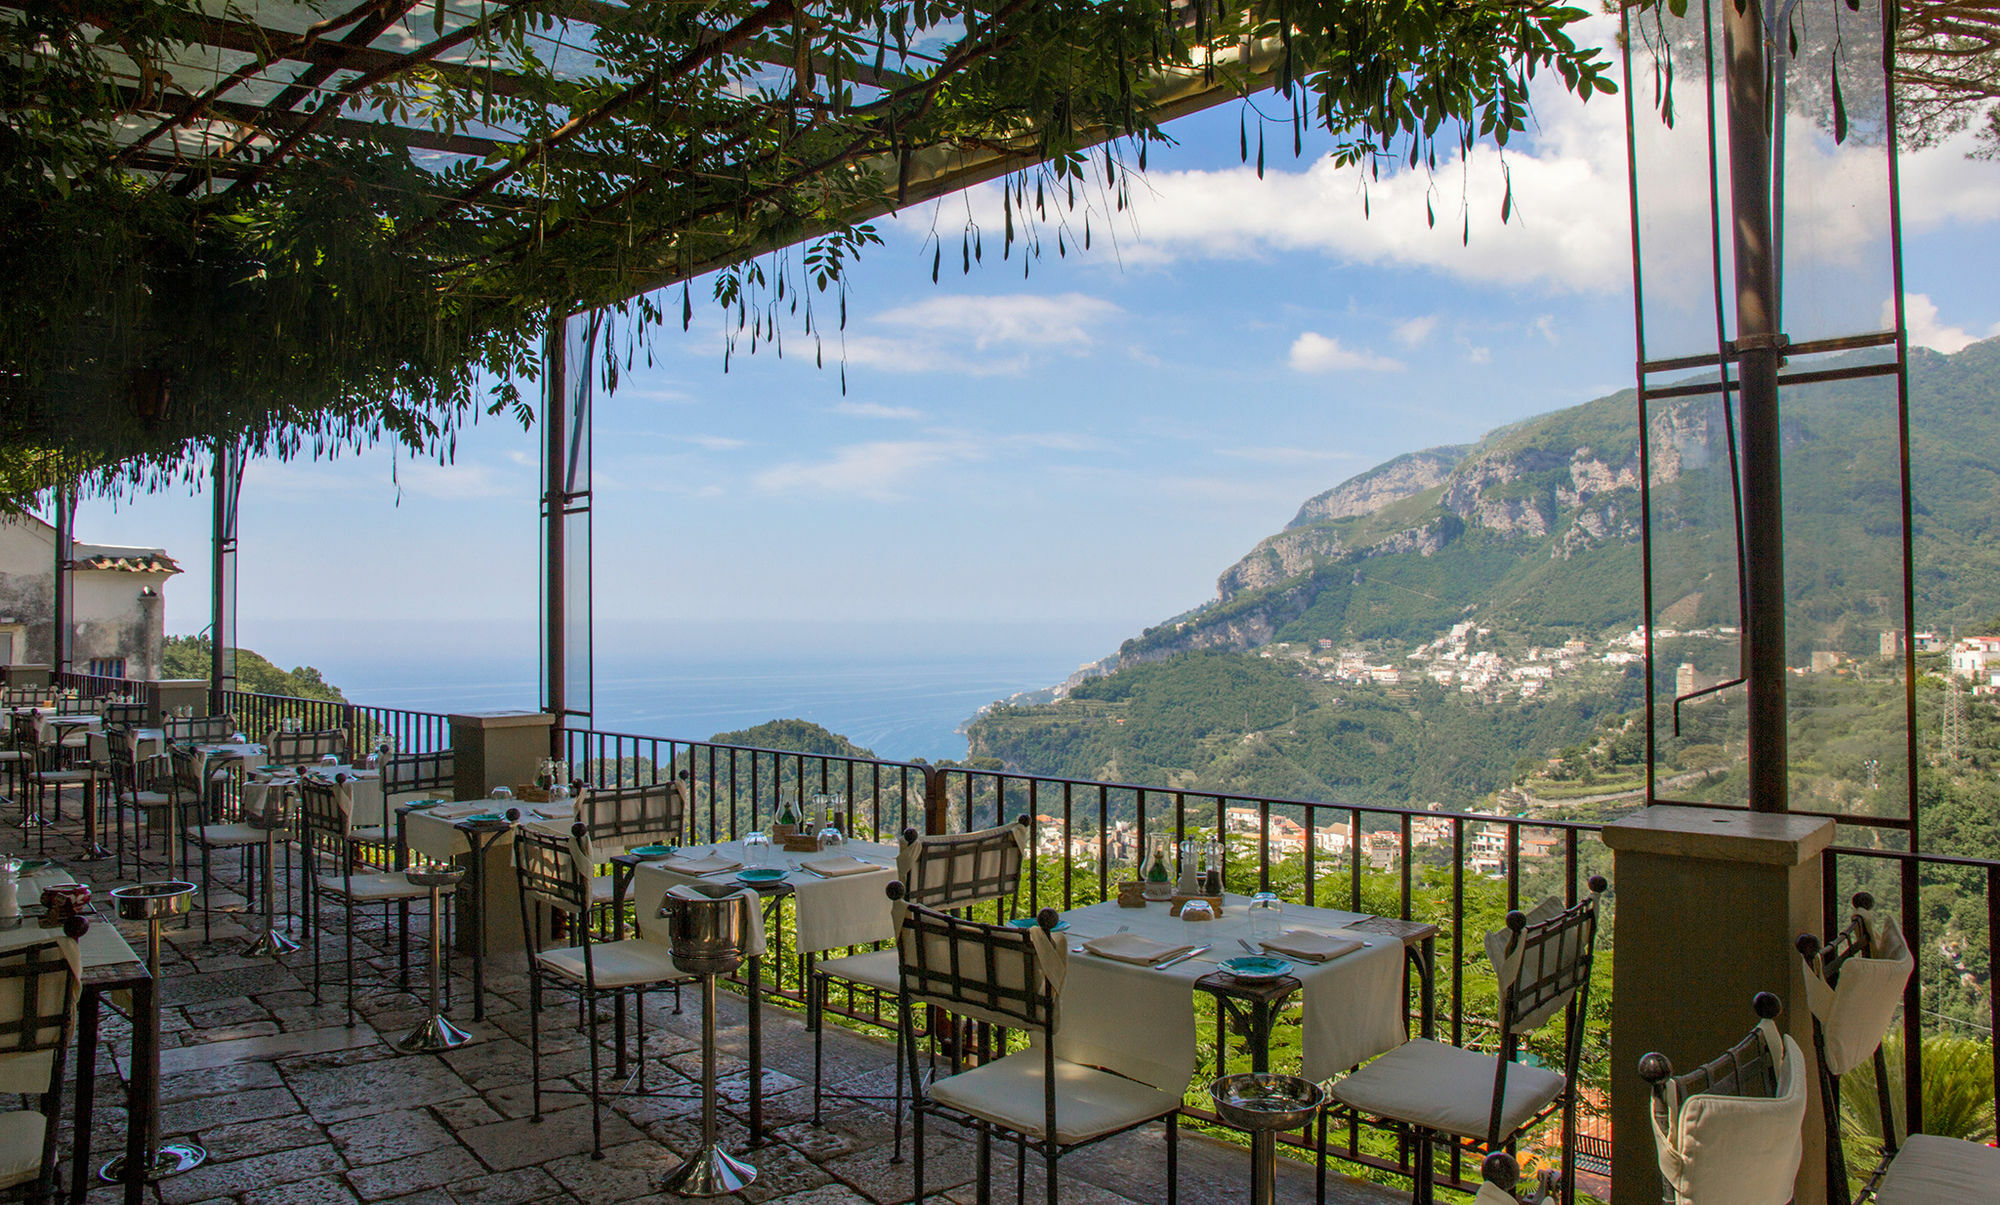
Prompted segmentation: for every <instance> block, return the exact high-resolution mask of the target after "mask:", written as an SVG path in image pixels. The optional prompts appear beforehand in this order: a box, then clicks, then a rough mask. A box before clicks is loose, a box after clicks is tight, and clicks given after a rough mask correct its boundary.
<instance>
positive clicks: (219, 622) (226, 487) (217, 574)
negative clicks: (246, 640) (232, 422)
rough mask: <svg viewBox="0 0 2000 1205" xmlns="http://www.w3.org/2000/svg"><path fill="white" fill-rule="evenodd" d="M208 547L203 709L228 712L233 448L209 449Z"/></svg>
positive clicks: (232, 672)
mask: <svg viewBox="0 0 2000 1205" xmlns="http://www.w3.org/2000/svg"><path fill="white" fill-rule="evenodd" d="M210 493H211V494H212V495H213V499H214V533H215V534H214V543H213V546H212V549H211V553H212V559H211V562H210V567H209V612H208V618H209V622H208V708H209V712H210V714H212V715H221V714H223V713H224V712H225V711H227V710H228V706H227V703H226V700H225V699H224V692H226V691H233V690H235V689H236V515H237V502H238V500H239V499H240V498H241V496H242V493H243V454H242V452H241V450H240V449H239V448H238V447H237V445H236V444H234V443H218V444H216V446H215V468H214V472H213V475H212V478H211V481H210Z"/></svg>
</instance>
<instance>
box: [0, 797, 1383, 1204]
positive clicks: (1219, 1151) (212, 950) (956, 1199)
mask: <svg viewBox="0 0 2000 1205" xmlns="http://www.w3.org/2000/svg"><path fill="white" fill-rule="evenodd" d="M0 806H4V804H0ZM62 836H63V834H61V833H57V834H52V837H56V838H58V839H60V838H61V837H62ZM0 843H4V842H0ZM57 843H59V842H58V841H52V845H51V848H52V851H53V849H54V848H55V845H56V844H57ZM83 877H86V878H88V879H89V880H91V881H92V882H93V884H94V885H96V886H98V888H99V889H100V891H102V890H104V889H107V888H108V887H110V886H111V885H112V881H111V876H110V870H109V868H108V867H106V866H97V867H92V868H90V873H88V874H87V875H85V876H83ZM211 920H212V927H213V931H214V935H215V936H214V940H213V941H210V942H207V943H204V942H203V941H202V939H201V919H200V917H199V916H196V917H195V918H194V923H193V924H192V925H190V926H189V927H187V928H169V929H168V931H167V933H166V935H165V937H166V945H165V948H164V950H163V959H164V962H165V966H166V975H165V978H166V985H165V988H164V990H163V997H164V1007H163V1009H162V1015H161V1026H162V1031H163V1035H164V1037H163V1046H164V1047H165V1049H163V1051H162V1056H161V1068H162V1078H161V1094H160V1095H161V1102H162V1105H161V1125H162V1131H163V1133H164V1134H165V1135H166V1136H168V1137H186V1138H188V1139H190V1140H192V1141H196V1142H199V1143H202V1144H203V1145H205V1146H206V1147H207V1148H208V1150H209V1152H210V1159H209V1161H208V1162H207V1163H206V1164H205V1165H203V1166H202V1167H200V1168H198V1169H196V1170H195V1171H193V1172H190V1173H187V1174H186V1175H183V1176H179V1177H176V1178H173V1179H171V1180H167V1181H164V1182H162V1183H160V1184H159V1185H156V1186H155V1187H154V1188H153V1189H152V1190H151V1192H150V1194H149V1202H150V1205H378V1203H393V1205H543V1203H546V1205H558V1203H560V1205H581V1203H583V1202H590V1203H591V1205H597V1203H599V1202H607V1203H608V1202H622V1201H668V1200H672V1199H673V1198H666V1197H663V1196H662V1195H661V1194H660V1193H659V1189H658V1186H659V1184H660V1181H661V1180H662V1179H663V1178H664V1177H665V1175H666V1174H667V1173H668V1172H669V1171H671V1170H672V1169H673V1167H674V1166H675V1165H676V1164H677V1163H678V1162H679V1161H680V1159H681V1158H682V1156H683V1155H684V1154H685V1153H687V1152H689V1151H692V1150H694V1149H696V1148H698V1146H699V1144H700V1131H701V1122H700V1100H699V1076H700V1070H701V1059H700V1053H699V1040H700V1029H701V1017H700V1007H701V1006H700V1002H699V996H698V995H697V994H695V993H688V994H687V997H686V999H684V1000H683V1001H682V1008H681V1011H680V1013H679V1014H676V1013H675V1012H674V1010H673V1001H672V999H671V997H669V996H667V995H666V994H665V993H660V994H657V995H658V997H659V998H656V999H650V1000H648V1002H647V1004H646V1008H645V1030H646V1049H645V1062H644V1082H645V1085H646V1087H647V1089H648V1091H647V1092H646V1093H645V1094H638V1093H625V1094H622V1095H619V1094H616V1093H618V1092H619V1090H620V1089H621V1087H623V1086H624V1084H621V1083H620V1082H618V1081H617V1079H616V1076H615V1072H614V1070H613V1057H612V1056H613V1052H612V1050H611V1043H612V1040H613V1039H612V1033H613V1031H612V1027H611V1025H610V1016H611V1014H610V1011H609V1007H608V1006H606V1008H605V1011H604V1012H603V1013H602V1014H601V1019H600V1026H599V1036H600V1040H601V1045H600V1054H601V1073H602V1080H603V1084H604V1087H605V1089H606V1091H607V1093H612V1094H613V1095H610V1096H608V1097H607V1099H606V1100H605V1102H604V1105H603V1108H602V1111H601V1127H602V1135H603V1145H604V1157H603V1158H602V1159H593V1158H592V1157H591V1153H590V1151H591V1124H590V1121H591V1109H590V1098H589V1096H588V1095H587V1092H588V1090H589V1088H590V1082H591V1079H590V1047H589V1039H588V1035H587V1033H586V1032H584V1031H583V1030H582V1029H581V1027H579V1025H578V1012H577V1009H576V1006H575V1004H574V1002H573V1001H571V1000H566V999H563V998H560V997H557V998H555V999H551V1000H549V1001H548V1004H549V1007H548V1008H547V1009H545V1010H544V1012H543V1014H542V1019H541V1024H540V1026H539V1030H540V1037H541V1046H542V1053H543V1059H542V1074H543V1093H542V1119H541V1120H540V1121H535V1120H532V1119H531V1117H530V1115H531V1113H532V1111H533V1104H532V1092H531V1085H530V1062H529V1044H528V1042H527V1040H526V1039H527V1037H528V1035H529V1032H530V1028H529V1016H528V1010H527V1000H528V992H527V989H526V976H525V960H524V959H523V958H522V956H520V955H518V954H510V955H502V956H498V957H495V958H494V959H492V960H490V962H489V965H488V967H487V983H488V995H487V1015H486V1019H485V1021H484V1022H482V1023H478V1024H474V1023H472V1022H470V1020H469V1019H468V1018H469V1014H470V1011H471V1009H470V1003H471V995H470V992H471V984H470V978H469V976H470V971H471V964H470V962H469V961H468V960H467V959H464V958H458V959H455V960H454V964H453V968H452V970H453V977H452V982H451V985H450V994H451V997H452V1000H453V1002H454V1005H455V1007H454V1008H453V1010H452V1011H453V1012H454V1013H455V1014H456V1017H457V1019H458V1021H459V1023H460V1024H461V1025H462V1026H464V1027H465V1028H467V1029H469V1030H470V1031H471V1032H472V1033H473V1035H474V1039H475V1040H474V1041H473V1043H472V1044H470V1045H468V1046H465V1047H463V1048H461V1049H459V1050H457V1051H453V1052H449V1053H446V1054H443V1055H403V1054H401V1053H399V1052H398V1051H396V1050H395V1049H394V1048H393V1047H392V1046H391V1044H390V1043H391V1042H392V1041H393V1040H394V1039H395V1038H396V1037H397V1036H399V1035H400V1034H401V1033H403V1032H404V1031H405V1030H407V1029H408V1028H409V1027H410V1026H411V1025H412V1024H413V1023H414V1022H415V1020H416V1019H417V1018H418V1017H419V1016H421V1012H422V1010H421V1008H420V1006H419V1001H418V1000H417V998H416V997H414V996H413V995H411V994H410V993H408V992H404V991H400V990H398V988H397V986H396V980H397V977H398V959H397V958H396V956H395V954H396V952H395V950H394V949H393V948H387V947H385V946H384V945H383V942H384V940H385V937H384V934H383V932H382V930H381V929H380V927H379V925H378V924H375V923H372V922H371V924H370V925H369V927H368V928H367V929H366V930H365V931H364V932H363V933H362V934H361V935H360V936H358V937H357V940H356V948H355V959H356V967H357V982H356V992H355V997H356V998H355V1013H356V1016H355V1023H354V1024H353V1025H352V1026H350V1025H348V1024H347V1009H346V992H345V987H344V985H343V984H341V983H340V982H339V981H338V980H339V977H340V975H341V973H342V972H341V966H342V950H341V943H340V941H339V940H338V939H335V938H331V937H330V938H329V940H328V941H327V943H326V946H325V949H324V950H323V952H322V954H323V958H324V965H323V967H322V971H323V982H322V985H321V992H320V997H319V999H318V1000H317V1001H315V999H314V993H313V990H312V979H313V974H312V953H311V948H310V945H309V944H308V947H307V948H306V949H305V950H301V951H300V952H298V953H295V954H291V955H288V956H286V957H285V958H284V959H282V960H280V961H278V962H275V963H273V962H270V961H260V960H255V959H249V958H246V957H244V956H243V954H242V950H243V948H244V945H245V943H246V942H247V940H248V939H249V937H251V936H252V935H254V934H255V933H256V932H257V931H259V929H260V928H261V921H260V919H259V918H258V917H256V916H254V915H247V914H244V913H242V912H241V911H229V912H219V913H218V914H217V915H216V916H214V917H213V918H211ZM415 923H417V924H418V925H419V926H420V925H421V917H419V918H418V919H417V921H416V922H415ZM121 928H122V929H124V930H125V931H126V932H127V934H128V936H131V937H133V938H135V939H138V940H139V941H140V942H141V943H142V942H143V929H142V927H139V926H130V925H121ZM292 932H293V933H294V935H295V936H296V935H298V932H299V930H298V926H296V925H294V926H292ZM419 933H421V929H420V928H419ZM420 941H421V939H420V938H419V942H418V943H416V944H415V945H414V948H413V963H412V965H413V966H414V967H415V968H416V970H415V972H414V982H413V983H412V987H414V988H417V989H419V990H421V988H422V985H423V972H422V969H421V963H420V960H419V959H418V956H417V952H418V951H421V949H422V946H421V944H420ZM140 948H142V945H141V947H140ZM717 1013H718V1015H717V1032H718V1045H719V1048H720V1058H719V1060H718V1063H719V1072H720V1076H721V1078H720V1083H719V1090H718V1093H717V1097H718V1119H719V1123H720V1124H719V1128H720V1132H721V1137H722V1140H723V1141H724V1143H725V1144H726V1145H727V1146H728V1147H729V1148H730V1149H731V1150H732V1151H734V1152H736V1153H738V1154H740V1155H742V1156H744V1157H745V1158H747V1159H748V1161H749V1162H751V1163H753V1164H755V1165H756V1166H757V1167H758V1168H759V1169H760V1175H759V1178H758V1180H757V1182H756V1183H755V1184H754V1185H752V1187H751V1188H750V1190H749V1191H748V1192H746V1193H745V1194H743V1195H742V1197H740V1198H737V1199H740V1200H745V1201H749V1202H752V1203H753V1205H894V1203H897V1202H902V1201H905V1200H907V1199H908V1197H909V1193H910V1184H911V1174H912V1171H913V1166H912V1163H911V1161H910V1159H909V1157H908V1155H909V1147H910V1137H909V1135H908V1133H907V1126H906V1133H905V1136H904V1152H905V1157H904V1159H903V1160H902V1161H900V1162H895V1161H892V1159H891V1151H892V1143H893V1140H894V1126H893V1122H892V1118H891V1115H890V1114H889V1112H888V1108H889V1105H888V1102H887V1101H886V1100H881V1101H869V1100H863V1101H856V1100H852V1099H848V1098H846V1097H845V1096H843V1095H839V1094H837V1093H839V1092H845V1093H853V1094H862V1095H876V1096H886V1095H887V1093H888V1091H889V1089H890V1088H891V1086H892V1084H893V1078H892V1077H893V1071H892V1069H891V1068H892V1064H893V1057H892V1053H893V1052H892V1047H891V1046H890V1044H889V1043H888V1041H886V1040H884V1039H883V1038H882V1037H880V1036H864V1035H862V1034H860V1033H857V1032H854V1031H850V1030H846V1029H842V1028H839V1027H838V1026H829V1027H828V1029H827V1032H826V1034H825V1036H824V1061H825V1069H826V1084H827V1087H828V1089H829V1095H828V1097H827V1100H826V1104H825V1124H824V1125H823V1126H816V1125H814V1124H813V1123H812V1121H811V1117H812V1112H813V1109H812V1068H813V1039H812V1035H811V1034H809V1033H807V1032H806V1031H805V1029H804V1027H803V1025H802V1024H801V1019H800V1015H799V1014H798V1013H797V1012H794V1011H792V1010H790V1009H787V1008H779V1007H772V1008H769V1009H767V1011H766V1013H765V1051H766V1068H765V1080H764V1087H765V1100H764V1109H765V1121H766V1125H767V1127H768V1128H769V1131H770V1134H771V1137H770V1139H769V1140H768V1142H767V1143H766V1144H765V1145H764V1146H762V1147H761V1148H759V1149H756V1150H746V1147H747V1144H748V1139H749V1134H748V1130H747V1128H746V1121H747V1117H746V1114H747V1087H748V1082H747V1081H748V1072H747V1068H746V1066H745V1063H744V1053H745V1050H746V1048H747V1047H746V1038H747V1032H748V1031H747V1029H746V1027H745V1019H746V1018H745V1010H744V1002H743V1001H742V1000H741V999H740V998H739V997H736V996H734V995H729V994H724V995H723V997H722V998H721V1000H720V1001H719V1002H718V1009H717ZM102 1028H103V1034H102V1038H103V1040H104V1042H105V1044H106V1046H107V1047H108V1051H107V1052H106V1053H107V1054H108V1055H109V1056H110V1057H108V1058H107V1057H103V1056H100V1060H99V1064H98V1066H99V1068H100V1072H101V1074H100V1077H99V1079H98V1083H97V1100H98V1106H97V1110H96V1117H95V1118H94V1126H93V1139H92V1140H93V1144H94V1149H96V1150H98V1151H100V1152H107V1151H115V1150H116V1149H118V1147H119V1145H120V1144H122V1142H123V1126H124V1112H123V1104H124V1086H123V1083H122V1082H121V1080H122V1077H123V1076H124V1075H125V1074H126V1073H127V1071H128V1070H129V1068H128V1066H127V1064H126V1062H125V1061H124V1057H125V1055H126V1054H127V1052H128V1047H129V1041H130V1027H129V1025H127V1024H126V1023H125V1021H124V1019H123V1018H121V1017H118V1016H117V1015H116V1014H115V1013H113V1012H110V1011H108V1010H107V1012H106V1015H105V1017H104V1024H103V1027H102ZM635 1037H636V1031H628V1051H633V1052H635V1053H636V1047H635V1044H634V1041H633V1039H634V1038H635ZM636 1070H637V1064H636V1060H634V1061H633V1062H632V1064H631V1065H629V1066H628V1074H629V1073H631V1072H634V1071H636ZM633 1082H634V1081H633V1080H629V1079H628V1081H626V1083H633ZM68 1128H69V1119H66V1120H65V1126H64V1133H63V1137H62V1142H63V1149H64V1151H65V1152H67V1149H68V1141H69V1138H68ZM926 1151H927V1157H926V1159H925V1180H926V1188H927V1189H928V1190H929V1193H930V1194H931V1199H932V1200H934V1201H939V1202H950V1203H953V1205H966V1203H969V1202H972V1201H973V1200H975V1187H976V1186H975V1185H974V1184H973V1177H974V1171H975V1163H974V1156H975V1148H974V1144H973V1143H972V1142H971V1141H969V1140H968V1138H967V1137H966V1136H965V1135H964V1133H963V1132H962V1131H959V1130H958V1129H957V1128H956V1127H952V1126H949V1125H938V1124H933V1125H932V1126H931V1127H930V1133H929V1135H928V1139H927V1144H926ZM1180 1156H1181V1163H1180V1168H1181V1171H1180V1192H1181V1200H1183V1201H1186V1202H1189V1203H1190V1205H1195V1203H1200V1205H1210V1203H1213V1205H1230V1203H1233V1202H1237V1201H1244V1200H1247V1198H1248V1165H1247V1160H1248V1154H1247V1153H1246V1152H1245V1151H1244V1150H1243V1149H1242V1148H1241V1147H1234V1146H1229V1145H1226V1144H1222V1143H1218V1142H1213V1141H1210V1140H1207V1139H1204V1138H1201V1137H1199V1136H1197V1135H1194V1134H1191V1133H1188V1132H1186V1131H1184V1132H1183V1134H1182V1138H1181V1147H1180ZM1164 1162H1165V1161H1164V1157H1163V1149H1162V1138H1161V1135H1160V1132H1159V1130H1158V1128H1157V1127H1153V1128H1150V1129H1148V1130H1144V1131H1140V1132H1137V1133H1134V1134H1131V1135H1127V1136H1123V1137H1120V1138H1117V1139H1114V1140H1111V1141H1109V1142H1106V1143H1103V1144H1101V1145H1099V1146H1096V1147H1092V1148H1090V1149H1088V1150H1085V1151H1082V1152H1078V1153H1076V1154H1074V1155H1072V1156H1070V1157H1069V1158H1067V1159H1065V1160H1063V1162H1062V1166H1061V1178H1062V1200H1063V1201H1065V1202H1068V1203H1069V1205H1137V1203H1150V1202H1158V1201H1163V1200H1164V1199H1165V1183H1164V1178H1163V1177H1164ZM1284 1172H1285V1174H1284V1175H1283V1176H1282V1177H1281V1183H1280V1195H1279V1199H1280V1200H1281V1201H1285V1202H1305V1201H1310V1200H1311V1199H1312V1181H1311V1170H1310V1168H1306V1167H1303V1166H1301V1165H1297V1164H1288V1165H1286V1166H1285V1168H1284ZM63 1175H64V1180H65V1183H67V1182H68V1176H69V1169H68V1168H67V1167H65V1168H64V1169H63ZM1042 1176H1043V1169H1042V1167H1041V1165H1040V1162H1039V1160H1037V1159H1033V1158H1031V1159H1030V1165H1029V1167H1028V1168H1027V1169H1026V1176H1025V1179H1026V1183H1027V1186H1028V1198H1029V1199H1030V1200H1035V1201H1039V1200H1041V1199H1043V1195H1042V1194H1043V1188H1042V1184H1043V1181H1042ZM993 1182H994V1194H995V1199H996V1200H1012V1199H1013V1194H1014V1182H1015V1166H1014V1155H1013V1148H1012V1147H1011V1145H1010V1144H1007V1143H1005V1142H997V1143H996V1144H995V1147H994V1164H993ZM1331 1187H1332V1190H1333V1191H1332V1192H1331V1193H1330V1199H1331V1200H1334V1201H1336V1202H1339V1203H1341V1205H1380V1203H1382V1202H1388V1201H1396V1200H1407V1199H1408V1195H1407V1193H1401V1194H1398V1193H1392V1192H1389V1191H1387V1190H1384V1189H1381V1188H1377V1187H1374V1186H1371V1185H1365V1184H1353V1183H1349V1182H1346V1181H1344V1180H1340V1179H1336V1180H1335V1181H1334V1182H1333V1183H1332V1185H1331ZM120 1192H121V1190H120V1189H119V1188H117V1187H116V1186H110V1185H97V1186H94V1187H93V1188H92V1190H91V1192H90V1193H89V1194H88V1199H89V1201H90V1202H91V1205H113V1203H115V1202H117V1201H118V1200H119V1199H120Z"/></svg>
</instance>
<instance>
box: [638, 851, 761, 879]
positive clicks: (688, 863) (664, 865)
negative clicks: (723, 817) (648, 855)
mask: <svg viewBox="0 0 2000 1205" xmlns="http://www.w3.org/2000/svg"><path fill="white" fill-rule="evenodd" d="M657 865H658V866H659V868H660V869H661V870H669V871H672V872H673V873H675V874H684V875H690V876H694V877H699V876H701V875H705V874H721V873H722V872H723V871H725V870H741V869H743V863H741V862H739V861H737V860H736V859H735V858H731V857H727V856H725V855H723V854H718V853H710V854H704V855H703V856H701V857H699V858H690V857H686V856H680V857H673V858H668V859H667V860H666V861H664V862H660V863H657Z"/></svg>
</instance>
